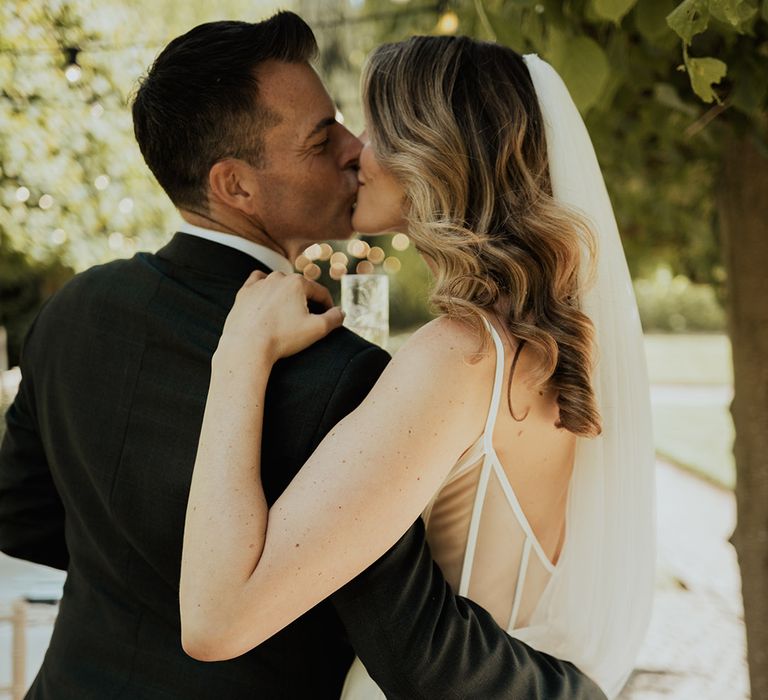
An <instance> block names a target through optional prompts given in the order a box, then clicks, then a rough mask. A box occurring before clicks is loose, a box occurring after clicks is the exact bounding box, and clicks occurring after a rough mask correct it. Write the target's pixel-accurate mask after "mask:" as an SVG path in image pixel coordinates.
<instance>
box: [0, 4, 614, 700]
mask: <svg viewBox="0 0 768 700" xmlns="http://www.w3.org/2000/svg"><path fill="white" fill-rule="evenodd" d="M315 51H316V46H315V40H314V37H313V35H312V32H311V30H310V29H309V27H307V25H306V24H305V23H304V22H303V21H302V20H301V19H300V18H299V17H297V16H296V15H293V14H291V13H280V14H278V15H276V16H275V17H273V18H271V19H269V20H267V21H265V22H261V23H257V24H247V23H243V22H214V23H211V24H207V25H202V26H200V27H197V28H195V29H193V30H192V31H190V32H189V33H187V34H185V35H184V36H181V37H179V38H177V39H175V40H174V41H172V42H171V43H170V44H169V45H168V47H166V49H165V50H164V51H163V52H162V53H161V54H160V56H159V57H158V58H157V60H156V62H155V64H154V65H153V67H152V68H151V70H150V71H149V74H148V75H147V77H146V78H145V79H144V80H143V81H142V83H141V86H140V88H139V90H138V92H137V95H136V98H135V102H134V105H133V116H134V125H135V133H136V138H137V140H138V142H139V146H140V148H141V151H142V153H143V155H144V158H145V160H146V162H147V164H148V166H149V168H150V169H151V171H152V172H153V174H154V175H155V177H156V178H157V180H158V181H159V183H160V185H161V186H162V187H163V188H164V189H165V191H166V192H167V194H168V196H169V197H170V198H171V200H172V201H173V202H174V204H175V205H176V206H177V207H178V209H179V211H180V212H181V215H182V217H183V219H184V224H183V225H182V226H181V227H180V229H179V232H178V233H176V235H175V236H174V237H173V239H172V240H171V242H170V243H168V245H166V246H165V247H164V248H162V249H161V250H160V251H158V252H157V253H156V254H139V255H137V256H135V257H134V258H133V259H131V260H121V261H116V262H113V263H110V264H107V265H103V266H100V267H96V268H93V269H91V270H88V271H87V272H85V273H83V274H81V275H79V276H77V277H76V278H75V279H74V280H72V281H71V282H70V283H69V284H68V285H67V286H66V287H65V288H64V289H62V290H61V291H60V292H59V293H58V294H57V295H56V296H55V297H54V298H53V299H52V300H51V301H50V302H49V303H48V304H47V305H46V307H45V308H44V309H43V310H42V311H41V313H40V315H39V316H38V318H37V319H36V321H35V323H34V324H33V327H32V329H31V330H30V332H29V335H28V337H27V340H26V344H25V348H24V352H23V359H22V377H23V379H22V383H21V387H20V390H19V394H18V396H17V398H16V400H15V402H14V404H13V405H12V406H11V408H10V410H9V411H8V414H7V425H8V429H7V434H6V436H5V439H4V442H3V444H2V448H0V548H1V549H2V550H3V551H4V552H6V553H8V554H10V555H11V556H15V557H21V558H24V559H28V560H30V561H34V562H39V563H42V564H46V565H48V566H54V567H58V568H61V569H66V570H67V572H68V575H67V582H66V585H65V587H64V596H63V599H62V602H61V608H60V612H59V616H58V620H57V622H56V626H55V629H54V632H53V637H52V639H51V643H50V647H49V649H48V652H47V654H46V657H45V660H44V662H43V666H42V668H41V670H40V673H39V674H38V676H37V678H36V680H35V682H34V684H33V686H32V689H31V690H30V692H29V695H28V698H32V699H33V700H86V699H88V698H93V699H98V700H104V699H106V698H124V699H125V700H160V699H161V698H163V699H166V700H167V699H170V698H178V699H179V700H182V699H184V700H186V699H187V698H190V699H191V698H203V699H204V698H216V699H217V700H237V699H239V698H243V699H245V698H249V699H250V698H265V699H269V700H271V699H272V698H296V699H299V698H302V699H303V698H329V699H331V698H338V697H339V694H340V692H341V686H342V683H343V680H344V676H345V673H346V671H347V669H348V667H349V664H350V662H351V660H352V656H353V649H354V651H355V652H356V653H357V654H358V655H359V656H360V657H361V659H362V660H363V662H364V663H365V665H366V667H367V668H368V670H369V671H370V673H371V675H372V676H373V677H374V679H375V680H376V681H377V682H378V684H379V685H380V686H381V687H382V689H383V690H384V692H385V693H386V695H387V697H389V698H402V699H412V698H429V699H431V700H439V699H442V698H449V697H453V698H483V699H495V698H499V699H501V698H547V699H548V700H553V699H555V698H563V699H564V698H600V697H603V695H602V693H600V691H599V690H598V689H597V687H596V686H595V685H594V684H593V683H592V682H591V681H590V680H589V679H587V678H586V677H585V676H584V675H583V674H581V673H580V672H579V671H578V670H577V669H575V668H574V667H573V666H572V665H571V664H569V663H565V662H562V661H559V660H557V659H554V658H552V657H549V656H547V655H545V654H541V653H538V652H536V651H534V650H533V649H531V648H529V647H527V646H526V645H524V644H523V643H521V642H519V641H517V640H514V639H511V638H510V637H508V636H507V635H506V634H504V632H503V631H502V630H500V629H499V628H498V627H497V626H496V625H495V623H494V622H493V620H492V619H491V617H490V616H489V615H488V613H486V612H485V611H484V610H483V609H482V608H480V607H479V606H477V605H475V604H473V603H471V602H470V601H468V600H466V599H463V598H460V597H458V596H455V595H454V594H453V593H452V592H451V590H450V589H449V588H448V586H447V585H446V583H445V581H444V580H443V578H442V575H441V573H440V571H439V569H438V568H437V567H436V566H435V565H434V564H433V562H432V560H431V557H430V555H429V551H428V549H427V546H426V544H425V541H424V527H423V525H422V523H421V522H420V521H418V522H417V523H416V524H414V526H413V527H412V528H411V529H410V530H409V531H408V532H407V533H406V534H405V535H404V536H403V538H402V539H401V540H400V541H399V542H398V543H397V544H396V545H395V546H394V547H393V548H392V549H391V550H390V551H389V552H388V553H386V554H385V555H384V556H383V557H382V558H381V559H380V560H379V561H377V562H376V563H374V564H373V565H372V566H371V567H370V568H369V569H368V570H366V571H365V572H363V573H362V574H361V575H360V576H359V577H358V578H356V579H355V580H353V581H352V582H350V583H349V584H348V585H347V586H345V587H344V588H343V589H341V590H340V591H338V592H337V593H335V594H334V595H333V596H331V598H330V599H328V600H327V601H325V602H323V603H321V604H320V605H318V606H317V607H316V608H314V609H313V610H311V611H310V612H308V613H307V614H306V615H304V616H303V617H301V618H300V619H298V620H297V621H296V622H294V623H293V624H292V625H290V626H289V627H287V628H286V629H284V630H283V631H281V632H280V633H278V634H277V635H275V636H274V637H273V638H271V639H270V640H268V641H267V642H265V643H264V644H262V645H261V646H259V647H257V648H256V649H254V650H252V651H251V652H249V653H248V654H245V655H244V656H242V657H240V658H237V659H234V660H231V661H226V662H219V663H201V662H198V661H195V660H193V659H191V658H190V657H189V656H187V655H186V654H185V653H184V651H183V649H182V647H181V641H180V626H179V608H178V584H179V568H180V554H181V544H182V529H183V525H184V515H185V508H186V502H187V496H188V491H189V483H190V477H191V472H192V467H193V463H194V459H195V452H196V448H197V440H198V434H199V431H200V425H201V421H202V415H203V408H204V404H205V399H206V392H207V388H208V382H209V378H210V369H209V368H210V360H211V355H212V353H213V351H214V350H215V348H216V345H217V342H218V339H219V336H220V333H221V330H222V326H223V323H224V319H225V317H226V315H227V312H228V310H229V308H230V306H231V305H232V303H233V300H234V296H235V293H236V292H237V290H238V288H239V287H240V286H241V285H242V283H243V282H244V281H245V279H246V278H247V277H248V275H249V273H250V272H251V271H253V270H254V269H258V270H263V271H265V272H266V271H269V270H271V269H275V270H282V271H285V272H287V273H289V272H291V271H292V266H291V263H290V260H291V259H293V258H295V257H296V255H297V254H298V253H299V251H301V250H302V249H303V248H304V247H305V246H306V245H308V244H309V243H311V242H313V241H318V240H323V239H326V238H329V237H332V238H345V237H349V236H350V235H351V234H352V231H351V229H350V214H351V209H352V205H353V202H354V200H355V193H356V187H357V178H356V165H357V158H358V154H359V152H360V143H359V141H358V140H357V139H356V138H355V137H354V136H352V135H351V134H350V133H349V132H348V131H347V130H346V129H345V128H344V127H343V126H341V125H340V124H339V123H338V122H336V121H335V119H334V113H335V109H334V105H333V103H332V102H331V100H330V98H329V96H328V94H327V93H326V91H325V89H324V88H323V86H322V83H321V82H320V81H319V79H318V77H317V75H316V74H315V73H314V71H313V70H312V69H311V67H310V66H309V63H308V62H309V60H310V59H311V58H312V57H313V55H314V53H315ZM388 360H389V357H388V355H387V354H386V353H385V352H384V351H383V350H381V349H379V348H377V347H375V346H372V345H370V344H369V343H367V342H365V341H363V340H362V339H361V338H359V337H358V336H356V335H354V334H352V333H351V332H349V331H348V330H346V329H338V330H337V331H334V332H333V333H331V334H330V335H329V336H327V337H326V338H324V339H323V340H321V341H320V342H318V343H317V344H315V345H314V346H312V347H310V348H308V349H307V350H305V351H303V352H302V353H299V354H298V355H295V356H293V357H290V358H287V359H286V360H284V361H282V362H281V363H279V364H278V366H276V368H275V371H274V372H273V374H272V377H271V379H270V385H269V388H268V392H267V403H266V417H265V425H264V445H263V456H262V475H263V482H264V488H265V491H266V494H267V497H268V499H269V501H270V502H273V501H274V500H275V499H276V498H277V497H278V495H279V494H280V493H281V492H282V490H283V489H284V488H285V487H286V486H287V484H288V483H289V482H290V480H291V478H292V477H293V476H294V474H295V472H296V470H297V469H298V467H299V466H300V465H301V464H303V463H304V461H306V459H307V458H308V457H309V455H310V454H311V453H312V451H313V450H314V448H315V447H316V446H317V444H318V443H319V442H320V440H321V439H322V437H323V436H324V435H325V434H326V433H327V432H328V431H329V430H330V428H332V427H333V426H334V425H335V424H336V423H337V422H338V421H339V420H340V419H341V418H343V417H344V416H345V415H346V414H347V413H349V412H350V411H351V410H353V409H354V408H355V407H356V406H357V405H358V404H359V402H360V401H361V400H362V399H363V397H364V396H365V394H366V393H367V392H368V390H369V389H370V388H371V386H372V385H373V384H374V382H375V381H376V378H377V376H378V375H379V374H380V373H381V371H382V370H383V368H384V366H385V365H386V363H387V362H388Z"/></svg>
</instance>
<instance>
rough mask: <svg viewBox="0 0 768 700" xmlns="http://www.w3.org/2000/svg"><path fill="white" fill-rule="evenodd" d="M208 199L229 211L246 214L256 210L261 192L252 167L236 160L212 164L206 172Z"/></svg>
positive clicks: (225, 160)
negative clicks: (235, 210)
mask: <svg viewBox="0 0 768 700" xmlns="http://www.w3.org/2000/svg"><path fill="white" fill-rule="evenodd" d="M208 190H209V194H208V197H209V199H210V200H211V201H212V202H214V201H215V202H218V203H220V204H223V205H224V206H226V207H228V208H230V209H237V210H238V211H242V212H245V213H248V214H252V213H254V211H256V210H258V202H259V201H260V195H261V191H260V188H259V180H258V178H257V177H256V176H255V174H254V172H253V167H252V166H250V165H248V163H246V162H245V161H242V160H239V159H238V158H225V159H224V160H220V161H219V162H217V163H214V164H213V166H212V167H211V169H210V171H209V172H208Z"/></svg>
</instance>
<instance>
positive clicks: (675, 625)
mask: <svg viewBox="0 0 768 700" xmlns="http://www.w3.org/2000/svg"><path fill="white" fill-rule="evenodd" d="M657 492H658V537H659V548H658V553H659V556H658V577H657V586H656V600H655V605H654V613H653V618H652V621H651V625H650V629H649V632H648V637H647V638H646V643H645V646H644V648H643V650H642V652H641V654H640V658H639V659H638V664H637V669H636V671H635V673H634V675H633V677H632V678H631V679H630V682H629V684H628V686H627V688H625V690H624V692H623V693H622V695H621V700H652V699H654V700H655V699H661V698H665V699H666V698H674V700H744V699H745V698H748V697H749V692H748V687H749V685H748V676H747V667H746V662H745V649H746V641H745V637H744V623H743V610H742V605H741V592H740V586H741V582H740V578H739V570H738V563H737V560H736V553H735V551H734V549H733V547H732V546H731V545H730V544H729V543H728V538H729V537H730V535H731V533H732V532H733V528H734V526H735V523H736V503H735V499H734V496H733V494H732V493H730V492H728V491H724V490H722V489H719V488H716V487H714V486H710V485H709V484H708V483H706V482H704V481H701V480H700V479H697V478H695V477H693V476H691V475H689V474H687V473H686V472H682V471H680V470H678V469H676V468H675V467H671V466H669V465H667V464H664V463H659V464H658V468H657Z"/></svg>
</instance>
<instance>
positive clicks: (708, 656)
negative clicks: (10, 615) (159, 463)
mask: <svg viewBox="0 0 768 700" xmlns="http://www.w3.org/2000/svg"><path fill="white" fill-rule="evenodd" d="M657 490H658V499H659V500H658V532H659V566H658V580H657V591H656V603H655V607H654V614H653V619H652V621H651V625H650V630H649V633H648V637H647V640H646V644H645V646H644V648H643V650H642V652H641V654H640V657H639V659H638V665H637V670H636V671H635V673H634V675H633V677H632V678H631V679H630V682H629V684H628V686H627V688H626V689H625V690H624V692H623V693H622V695H621V700H661V699H662V698H664V700H668V699H670V698H673V699H674V700H744V699H745V698H748V697H749V695H748V692H747V671H746V665H745V662H744V648H745V642H744V627H743V623H742V610H741V596H740V592H739V586H740V582H739V574H738V567H737V563H736V555H735V552H734V550H733V548H732V547H731V545H730V544H728V537H729V536H730V534H731V532H732V531H733V527H734V523H735V510H736V509H735V502H734V498H733V495H732V494H731V493H729V492H727V491H723V490H721V489H718V488H715V487H713V486H710V485H709V484H707V483H705V482H703V481H701V480H700V479H697V478H695V477H693V476H691V475H689V474H687V473H685V472H682V471H680V470H678V469H676V468H675V467H672V466H669V465H667V464H664V463H661V462H660V463H658V465H657ZM60 585H61V575H60V574H59V573H58V572H53V571H51V570H49V569H45V568H43V567H35V566H32V565H28V564H25V563H23V562H17V561H14V560H11V559H8V558H7V557H2V555H0V605H2V603H3V602H7V601H9V600H10V599H12V598H14V597H16V596H18V595H21V594H25V593H30V592H32V593H37V594H39V595H45V594H46V593H47V592H49V591H50V590H51V589H52V588H53V589H56V588H57V587H59V586H60ZM0 628H2V629H0V686H2V685H6V684H7V683H9V682H10V648H11V647H10V644H11V637H10V628H9V625H7V624H6V625H0ZM49 634H50V627H49V626H48V627H46V626H39V627H36V628H34V629H33V630H30V635H29V645H28V646H29V667H28V678H29V679H30V680H31V679H32V677H34V673H35V672H36V669H37V666H38V665H39V663H40V661H41V660H42V657H43V654H44V652H45V647H46V645H47V640H48V635H49Z"/></svg>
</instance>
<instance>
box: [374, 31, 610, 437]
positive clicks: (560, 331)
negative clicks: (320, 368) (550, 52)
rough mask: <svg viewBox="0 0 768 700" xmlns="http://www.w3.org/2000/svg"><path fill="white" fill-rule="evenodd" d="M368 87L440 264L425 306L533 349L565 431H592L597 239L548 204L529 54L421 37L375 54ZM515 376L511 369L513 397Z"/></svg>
mask: <svg viewBox="0 0 768 700" xmlns="http://www.w3.org/2000/svg"><path fill="white" fill-rule="evenodd" d="M362 92H363V105H364V109H365V112H366V120H367V123H368V132H369V136H370V138H371V142H372V145H373V147H374V150H375V152H376V157H377V160H378V161H379V163H380V164H381V165H382V166H383V167H384V168H386V169H388V170H389V171H390V172H391V173H392V174H393V175H394V176H395V177H396V178H397V179H398V181H399V182H400V183H401V184H402V186H403V188H404V190H405V196H406V200H407V207H406V209H407V212H408V214H407V216H408V234H409V235H410V237H411V238H412V240H413V242H414V244H415V246H416V248H417V249H418V250H420V251H421V252H423V253H424V254H426V255H427V256H429V257H430V258H432V260H434V262H435V266H436V271H435V284H434V288H433V291H432V295H431V298H430V302H431V304H432V305H433V306H434V307H435V308H436V309H437V310H438V311H439V312H441V313H444V314H446V315H447V316H449V317H452V318H458V319H464V320H465V321H467V322H469V323H470V325H471V326H472V327H473V328H475V329H476V330H477V331H478V332H480V333H482V320H481V318H480V312H479V310H480V309H483V310H489V311H492V312H493V313H495V314H496V315H497V316H498V317H499V318H500V319H501V320H503V322H504V326H505V329H506V331H507V332H508V333H509V334H510V335H512V336H513V337H514V338H516V339H517V341H518V344H519V345H518V352H519V350H520V348H521V347H522V346H527V347H529V348H530V349H531V350H532V351H533V352H534V353H535V357H536V360H537V369H536V371H535V372H534V375H533V380H534V382H535V383H536V384H537V385H538V386H540V387H542V386H549V387H553V388H554V389H556V390H557V392H558V404H559V408H560V421H559V424H558V425H559V426H561V427H563V428H565V429H566V430H569V431H570V432H572V433H574V434H576V435H579V436H583V437H594V436H596V435H598V434H599V433H600V431H601V424H600V414H599V411H598V408H597V402H596V399H595V395H594V391H593V388H592V384H591V373H592V366H593V349H594V327H593V325H592V322H591V321H590V319H589V318H588V317H587V316H586V314H584V313H583V312H582V311H581V310H580V304H579V299H580V294H581V292H582V286H581V285H583V284H585V283H587V282H588V281H589V280H583V279H580V275H579V268H580V262H581V258H582V255H587V256H588V262H589V265H588V266H587V269H589V270H592V269H593V268H594V259H595V254H596V243H595V238H594V235H593V233H592V231H591V230H590V227H589V225H588V223H587V222H586V221H585V220H584V218H583V217H581V216H580V215H579V214H578V213H577V212H575V211H572V210H569V209H568V208H566V207H565V206H563V205H562V204H560V203H558V202H557V201H555V200H554V199H553V197H552V188H551V183H550V179H549V169H548V160H547V149H546V140H545V133H544V123H543V119H542V115H541V111H540V109H539V105H538V102H537V99H536V92H535V90H534V87H533V83H532V82H531V78H530V75H529V73H528V69H527V68H526V66H525V62H524V61H523V59H522V57H521V56H520V55H518V54H517V53H515V52H514V51H512V50H511V49H508V48H506V47H502V46H499V45H497V44H491V43H487V42H480V41H476V40H473V39H469V38H467V37H446V36H416V37H412V38H410V39H408V40H407V41H404V42H399V43H395V44H384V45H383V46H380V47H378V48H377V49H376V50H375V51H374V52H373V53H372V54H371V56H370V57H369V59H368V61H367V63H366V66H365V69H364V72H363V77H362ZM588 276H591V273H590V275H588ZM482 336H483V337H484V338H485V336H486V334H485V333H482ZM485 342H487V338H486V339H485V340H484V343H485ZM512 374H514V365H513V371H512V372H511V375H510V389H509V390H511V382H512ZM509 390H508V395H509ZM510 410H512V407H511V405H510ZM512 413H513V415H514V411H513V412H512Z"/></svg>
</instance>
